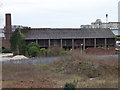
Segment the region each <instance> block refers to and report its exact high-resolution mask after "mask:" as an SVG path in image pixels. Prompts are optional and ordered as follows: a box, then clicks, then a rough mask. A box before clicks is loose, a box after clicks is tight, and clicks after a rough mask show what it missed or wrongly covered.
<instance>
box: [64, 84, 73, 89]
mask: <svg viewBox="0 0 120 90" xmlns="http://www.w3.org/2000/svg"><path fill="white" fill-rule="evenodd" d="M64 90H75V84H73V83H66V84H65V86H64Z"/></svg>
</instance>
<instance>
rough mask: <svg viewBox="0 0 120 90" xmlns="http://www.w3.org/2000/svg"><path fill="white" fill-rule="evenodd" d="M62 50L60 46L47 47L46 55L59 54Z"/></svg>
mask: <svg viewBox="0 0 120 90" xmlns="http://www.w3.org/2000/svg"><path fill="white" fill-rule="evenodd" d="M62 51H64V49H62V48H57V47H53V48H49V49H48V50H47V55H48V56H59V54H60V52H62Z"/></svg>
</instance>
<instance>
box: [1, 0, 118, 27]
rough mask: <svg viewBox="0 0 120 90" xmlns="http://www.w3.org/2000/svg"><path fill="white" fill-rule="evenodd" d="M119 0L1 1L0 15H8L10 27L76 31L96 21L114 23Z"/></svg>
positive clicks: (116, 19)
mask: <svg viewBox="0 0 120 90" xmlns="http://www.w3.org/2000/svg"><path fill="white" fill-rule="evenodd" d="M118 1H119V0H1V4H2V5H1V4H0V5H1V10H0V13H1V14H0V16H2V23H1V26H2V27H3V26H4V14H5V13H11V14H12V24H13V25H25V26H30V27H80V25H81V24H90V23H91V22H94V21H95V20H96V19H101V20H102V21H103V22H105V15H106V14H108V18H109V19H108V21H110V22H116V21H118Z"/></svg>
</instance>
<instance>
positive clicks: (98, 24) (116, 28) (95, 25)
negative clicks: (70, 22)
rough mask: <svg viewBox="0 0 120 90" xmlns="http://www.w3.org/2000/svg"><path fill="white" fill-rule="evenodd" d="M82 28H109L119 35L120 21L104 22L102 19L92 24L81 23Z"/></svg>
mask: <svg viewBox="0 0 120 90" xmlns="http://www.w3.org/2000/svg"><path fill="white" fill-rule="evenodd" d="M81 28H109V29H110V30H111V31H112V32H113V33H114V34H115V35H116V36H119V35H120V33H119V28H120V22H108V23H103V22H102V21H101V20H100V19H97V20H96V21H95V22H92V23H91V25H81Z"/></svg>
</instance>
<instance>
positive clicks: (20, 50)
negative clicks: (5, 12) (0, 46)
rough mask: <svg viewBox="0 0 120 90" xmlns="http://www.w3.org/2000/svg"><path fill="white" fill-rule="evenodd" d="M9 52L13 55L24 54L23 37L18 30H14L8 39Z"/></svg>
mask: <svg viewBox="0 0 120 90" xmlns="http://www.w3.org/2000/svg"><path fill="white" fill-rule="evenodd" d="M10 44H11V50H12V51H13V53H14V55H16V54H25V51H26V44H25V40H24V36H23V34H22V33H21V31H20V29H16V30H15V31H14V32H13V33H12V36H11V38H10Z"/></svg>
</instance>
